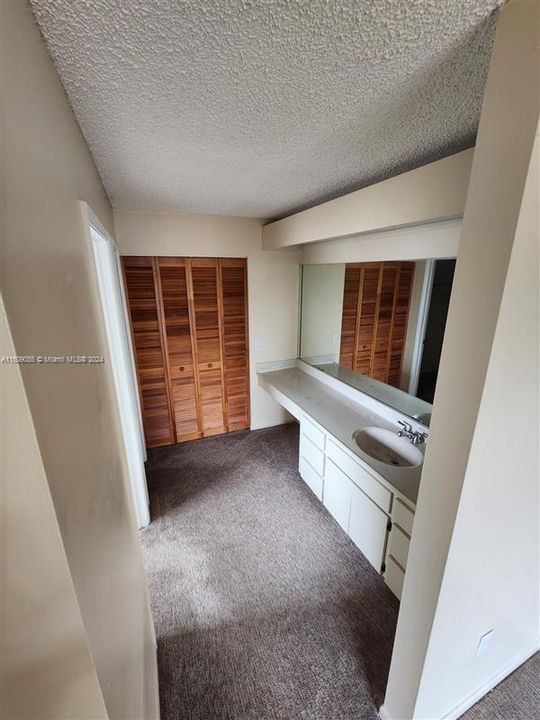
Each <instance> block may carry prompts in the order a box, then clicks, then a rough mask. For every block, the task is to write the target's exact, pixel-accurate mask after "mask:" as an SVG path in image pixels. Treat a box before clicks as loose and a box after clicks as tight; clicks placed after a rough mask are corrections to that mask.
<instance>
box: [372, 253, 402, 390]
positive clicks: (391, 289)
mask: <svg viewBox="0 0 540 720" xmlns="http://www.w3.org/2000/svg"><path fill="white" fill-rule="evenodd" d="M398 276H399V266H398V265H394V264H390V263H383V264H382V268H381V270H380V271H379V291H378V295H379V298H378V312H377V318H376V321H375V332H374V338H373V347H372V354H371V373H370V377H372V378H375V379H376V380H380V381H381V382H387V366H388V362H387V361H388V355H389V352H390V340H391V337H392V322H393V319H394V295H395V292H396V287H397V281H398Z"/></svg>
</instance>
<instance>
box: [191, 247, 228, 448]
mask: <svg viewBox="0 0 540 720" xmlns="http://www.w3.org/2000/svg"><path fill="white" fill-rule="evenodd" d="M190 264H191V281H192V284H193V314H192V317H193V327H192V332H193V334H194V338H195V358H196V363H197V375H198V385H199V417H200V422H201V429H202V431H203V434H204V435H216V434H218V433H223V432H226V430H227V419H226V407H225V392H224V382H223V358H222V345H221V342H222V341H221V338H222V324H221V312H222V310H221V299H222V298H221V277H220V271H219V270H220V268H219V262H218V260H216V259H213V258H193V259H192V260H191V261H190Z"/></svg>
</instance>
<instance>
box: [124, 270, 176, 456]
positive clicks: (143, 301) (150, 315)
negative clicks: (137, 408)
mask: <svg viewBox="0 0 540 720" xmlns="http://www.w3.org/2000/svg"><path fill="white" fill-rule="evenodd" d="M122 265H123V270H124V282H125V287H126V295H127V300H128V305H129V313H130V320H131V333H132V339H133V349H134V353H135V362H136V366H137V376H138V383H139V395H140V401H141V411H142V419H143V427H144V434H145V439H146V444H147V446H148V447H156V446H158V445H169V444H170V443H172V442H174V429H173V426H172V420H171V413H170V398H169V391H168V382H167V373H166V367H165V354H164V348H163V338H162V333H161V318H160V311H159V304H158V297H157V290H156V277H155V264H154V261H153V259H152V258H143V257H123V258H122Z"/></svg>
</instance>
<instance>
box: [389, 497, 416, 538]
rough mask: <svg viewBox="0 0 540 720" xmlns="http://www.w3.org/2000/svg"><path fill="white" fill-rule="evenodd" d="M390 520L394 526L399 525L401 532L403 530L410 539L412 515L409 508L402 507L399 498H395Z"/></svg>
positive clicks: (402, 504)
mask: <svg viewBox="0 0 540 720" xmlns="http://www.w3.org/2000/svg"><path fill="white" fill-rule="evenodd" d="M392 520H393V521H394V522H395V523H396V525H399V527H400V528H401V529H402V530H405V532H406V533H407V535H408V536H409V537H411V535H412V529H413V522H414V513H413V512H412V511H411V510H409V508H408V507H407V506H406V505H404V503H402V502H401V500H400V499H399V498H396V501H395V503H394V507H393V508H392Z"/></svg>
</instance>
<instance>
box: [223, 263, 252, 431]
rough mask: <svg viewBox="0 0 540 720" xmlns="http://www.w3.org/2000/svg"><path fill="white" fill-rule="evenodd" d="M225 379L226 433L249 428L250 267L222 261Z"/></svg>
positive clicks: (245, 264)
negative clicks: (248, 285) (248, 286)
mask: <svg viewBox="0 0 540 720" xmlns="http://www.w3.org/2000/svg"><path fill="white" fill-rule="evenodd" d="M219 264H220V268H221V287H222V292H223V378H224V383H225V406H226V410H227V429H228V430H242V429H244V428H249V425H250V413H249V352H248V347H249V345H248V315H247V263H246V260H243V259H238V260H237V259H223V260H220V261H219Z"/></svg>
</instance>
